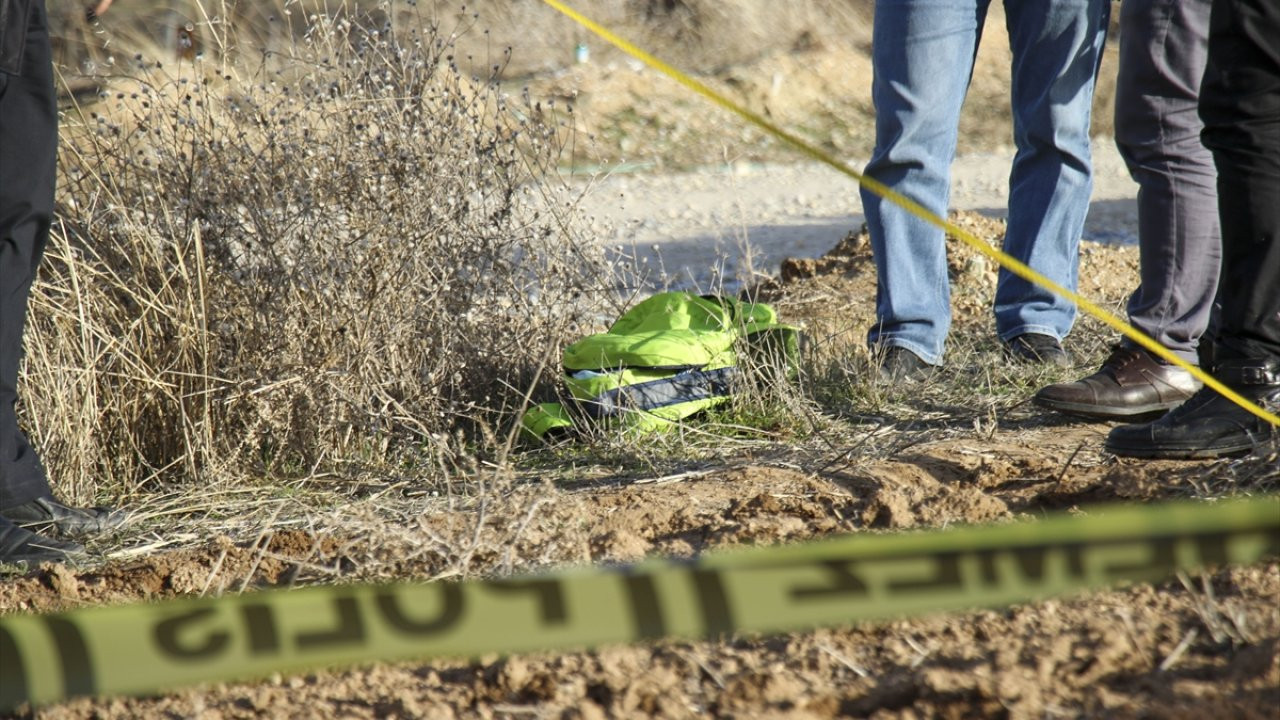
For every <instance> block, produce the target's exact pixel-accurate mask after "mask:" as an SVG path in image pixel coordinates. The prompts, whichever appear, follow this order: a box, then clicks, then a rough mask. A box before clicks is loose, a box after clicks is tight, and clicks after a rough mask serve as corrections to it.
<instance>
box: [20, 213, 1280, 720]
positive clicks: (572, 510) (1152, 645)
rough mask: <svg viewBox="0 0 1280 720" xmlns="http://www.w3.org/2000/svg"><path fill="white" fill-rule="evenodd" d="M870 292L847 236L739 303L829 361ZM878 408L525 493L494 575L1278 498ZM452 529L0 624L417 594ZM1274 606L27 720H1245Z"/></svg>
mask: <svg viewBox="0 0 1280 720" xmlns="http://www.w3.org/2000/svg"><path fill="white" fill-rule="evenodd" d="M956 220H957V222H959V223H960V224H962V225H964V226H966V227H967V228H968V229H970V230H971V231H972V232H974V233H975V234H977V235H979V236H980V237H992V236H993V234H994V233H998V232H999V231H1000V230H1001V228H1002V224H1001V223H1000V221H998V220H992V219H990V218H986V217H983V216H979V215H976V214H960V215H958V216H957V218H956ZM997 239H998V238H997ZM952 256H953V272H954V276H955V283H956V288H957V293H956V294H957V319H958V321H959V323H958V325H959V329H958V330H957V332H960V333H963V332H966V330H965V329H964V328H966V327H969V328H973V327H980V326H981V323H982V322H983V320H982V318H983V317H984V313H983V312H982V311H981V310H980V308H981V307H982V306H983V304H984V302H988V301H989V294H990V292H991V289H992V288H993V287H994V284H993V283H994V270H992V269H990V268H985V267H980V266H976V265H975V262H974V256H973V254H972V252H970V251H966V250H965V249H964V248H961V247H959V246H954V247H953V248H952ZM1083 257H1084V262H1085V267H1084V270H1083V274H1084V275H1085V276H1086V277H1093V278H1115V280H1114V281H1110V282H1098V283H1095V284H1094V286H1092V287H1091V288H1090V289H1091V290H1093V291H1104V292H1102V295H1103V296H1107V295H1108V293H1110V294H1111V296H1114V295H1115V294H1116V293H1122V287H1123V285H1124V282H1123V280H1122V279H1123V278H1125V277H1128V276H1130V275H1131V273H1132V272H1133V269H1134V263H1135V262H1136V260H1135V257H1134V249H1133V248H1131V247H1112V246H1101V245H1090V246H1089V247H1088V248H1087V250H1086V252H1085V253H1084V255H1083ZM870 273H871V264H870V259H869V256H868V254H867V249H866V238H865V236H862V237H859V236H857V235H853V236H850V237H848V238H846V239H845V241H844V242H841V243H839V244H838V245H837V247H836V248H833V250H832V251H831V252H830V253H828V254H826V255H825V256H823V257H821V258H818V259H799V260H792V261H787V262H784V263H783V266H782V271H781V273H780V275H779V278H778V280H777V281H776V282H774V283H772V284H771V285H770V286H769V287H767V288H764V289H762V292H764V293H766V294H767V295H768V296H769V297H770V299H771V300H773V301H774V302H775V303H777V304H778V306H779V307H780V308H781V309H782V312H783V314H784V316H785V317H792V318H796V319H801V318H802V319H803V320H804V321H805V322H806V323H807V325H808V327H809V329H810V331H811V332H814V333H815V334H819V335H822V334H825V335H826V336H828V337H834V336H839V335H841V334H842V333H843V334H847V333H848V332H849V330H848V329H849V328H850V327H851V321H850V318H849V317H847V314H846V313H845V312H843V311H844V310H845V309H847V305H835V304H833V303H831V302H830V298H831V297H833V296H834V297H865V296H867V293H869V292H870V288H871V285H870V284H869V283H871V282H873V281H872V279H871V277H870ZM859 325H861V323H860V322H859V321H858V320H857V319H854V320H853V321H852V326H859ZM842 328H843V329H842ZM977 357H982V356H981V355H978V356H977ZM965 371H966V370H965V369H963V368H957V369H954V370H952V371H951V372H965ZM925 404H926V405H928V401H927V400H926V401H925ZM899 407H900V406H898V405H894V404H892V403H890V404H887V405H885V406H884V411H885V415H884V416H880V417H870V416H868V417H866V418H864V419H863V422H864V424H865V428H866V429H865V433H863V434H861V435H860V436H859V437H858V438H856V442H854V441H849V440H842V439H837V441H838V442H842V443H843V444H839V445H837V446H834V447H828V448H824V449H814V448H812V447H801V446H796V445H788V444H787V443H785V442H780V443H776V444H774V445H769V446H764V447H759V446H756V447H754V448H753V450H752V451H751V452H750V453H749V454H741V453H735V452H733V451H732V449H727V450H726V451H725V453H724V454H723V456H722V457H720V458H713V459H710V460H706V461H704V462H701V463H697V464H695V465H694V466H692V467H683V468H680V469H679V470H678V471H675V472H670V473H665V474H659V475H655V476H652V477H636V476H635V475H634V474H632V475H630V476H626V477H623V476H616V475H615V476H610V475H609V474H608V473H605V474H602V475H600V476H599V477H597V478H594V479H592V478H586V479H584V478H581V477H579V478H577V479H576V480H574V481H571V482H567V483H564V482H562V483H559V484H552V483H551V481H550V480H548V479H547V478H545V477H544V478H542V479H541V481H539V479H536V478H534V477H529V478H526V481H525V482H523V483H518V484H517V485H516V486H514V488H513V490H512V497H511V498H510V499H511V501H512V503H513V507H525V508H528V509H529V512H528V514H527V515H526V517H525V519H524V521H523V523H524V524H523V526H522V527H521V528H520V531H519V533H518V543H517V547H516V548H515V553H516V554H517V556H518V557H517V558H516V559H515V560H514V561H513V560H512V559H511V558H507V559H505V560H504V561H503V562H506V563H513V564H514V566H516V567H526V568H527V567H533V566H538V565H548V564H549V565H556V564H564V563H602V562H629V561H635V560H638V559H640V558H643V557H646V556H655V555H659V556H672V557H694V556H696V555H698V554H700V553H702V552H704V551H707V550H712V549H716V548H724V547H731V546H738V545H744V544H756V545H768V544H775V543H787V542H798V541H803V540H806V539H811V538H817V537H822V536H825V535H830V534H834V533H850V532H854V533H856V532H881V531H894V530H904V529H910V528H919V527H943V526H946V525H950V524H955V523H982V522H992V521H1000V520H1005V519H1009V518H1017V517H1021V518H1026V517H1031V516H1035V515H1038V514H1040V513H1042V512H1046V511H1053V510H1064V509H1071V508H1078V507H1087V506H1089V505H1091V504H1096V503H1101V502H1109V501H1121V500H1124V501H1143V502H1145V501H1155V500H1160V499H1166V498H1175V497H1188V496H1197V497H1212V496H1221V495H1225V494H1231V493H1235V492H1241V491H1266V490H1272V491H1273V490H1275V489H1276V488H1277V486H1278V485H1280V470H1278V469H1277V467H1278V466H1277V462H1278V461H1280V450H1273V451H1272V452H1271V454H1269V455H1262V454H1258V455H1255V456H1253V457H1250V458H1245V459H1240V460H1227V461H1219V462H1195V463H1182V462H1138V461H1131V460H1124V459H1118V458H1115V457H1112V456H1109V455H1107V454H1106V453H1104V452H1103V451H1102V450H1101V438H1102V436H1103V434H1104V433H1105V431H1106V429H1107V427H1108V426H1107V425H1105V424H1103V425H1099V424H1090V423H1082V422H1076V421H1072V420H1069V419H1066V418H1063V417H1056V416H1050V415H1046V414H1043V413H1040V412H1037V411H1036V410H1035V409H1034V408H1032V407H1030V406H1029V405H1027V404H1026V403H1021V404H1014V405H1013V406H1012V407H1007V408H1004V409H1003V410H1002V411H1001V413H1000V416H999V418H998V420H991V421H990V423H989V424H985V425H984V423H983V412H982V410H981V409H980V408H970V409H968V412H969V415H968V416H966V415H965V411H964V410H961V411H956V410H954V409H953V410H950V411H947V412H941V413H939V414H938V415H937V417H938V419H936V420H931V419H930V417H931V416H930V415H929V413H927V412H926V413H917V414H913V413H910V412H905V411H901V410H896V408H899ZM895 412H900V413H904V414H901V415H898V416H895V415H894V413H895ZM957 415H959V416H960V417H962V418H967V417H969V416H971V417H972V418H973V422H972V423H971V424H970V423H968V422H967V420H965V419H962V420H956V417H957ZM842 437H843V436H842ZM534 509H536V512H534ZM471 512H472V510H469V509H464V508H459V509H457V510H453V511H449V510H447V509H444V508H441V507H439V506H438V505H437V506H436V507H432V508H430V509H429V510H428V511H427V513H426V514H424V515H422V516H420V517H418V518H417V519H416V522H418V523H421V524H423V525H424V526H425V531H424V532H425V535H424V534H418V535H410V536H407V537H405V538H403V539H400V540H397V539H396V536H395V535H394V534H384V533H382V532H376V531H374V532H369V533H367V534H365V535H362V536H353V537H343V536H341V535H337V536H333V535H323V534H313V533H308V532H304V531H301V530H281V531H276V532H270V531H266V532H264V533H263V534H262V535H261V536H259V537H258V538H256V539H255V540H253V541H233V540H232V539H230V538H227V537H218V538H214V539H212V540H209V541H207V543H205V544H197V545H195V546H194V547H190V548H187V549H183V550H178V551H171V552H161V553H155V554H151V555H147V556H144V557H141V558H138V559H133V560H125V561H115V562H110V563H107V564H106V565H104V566H102V567H96V568H90V569H83V570H70V569H66V568H61V567H58V566H48V567H45V568H43V569H41V570H39V571H37V572H34V573H31V574H29V575H27V576H24V577H18V578H11V579H9V580H7V581H6V582H3V583H0V608H4V609H6V610H24V611H49V610H57V609H63V608H68V607H75V606H80V605H84V604H100V603H116V602H125V601H137V600H156V599H162V598H166V597H176V596H182V595H190V594H203V593H208V592H220V591H235V590H237V589H239V588H245V587H272V586H280V585H289V584H291V583H294V582H296V581H298V579H299V575H300V573H301V574H302V575H305V574H306V569H307V568H315V567H344V566H346V567H354V566H357V565H359V564H360V563H362V562H366V561H367V558H368V557H369V556H370V554H372V553H383V554H391V555H396V554H397V553H402V556H403V558H404V559H403V562H402V565H401V567H400V571H399V572H400V573H401V574H402V575H403V576H405V577H433V576H436V575H438V574H440V573H442V572H444V571H445V570H446V569H447V567H448V565H449V563H448V559H447V558H446V557H444V556H442V555H440V554H438V553H433V552H425V553H424V552H422V548H421V547H419V548H417V550H416V551H405V546H404V545H397V543H407V544H413V543H421V542H423V538H424V537H430V536H432V533H431V532H430V530H431V528H432V527H434V528H437V529H440V530H442V532H440V533H437V535H443V534H445V533H443V528H445V527H447V526H450V525H453V524H456V523H466V522H467V520H466V518H465V516H466V515H468V514H469V513H471ZM513 522H514V521H513ZM486 562H487V563H488V564H489V565H491V566H493V565H496V564H498V562H499V560H498V558H496V557H495V558H492V559H490V560H487V561H484V560H482V561H481V564H484V563H486ZM1278 598H1280V564H1277V563H1275V562H1271V563H1264V564H1260V565H1256V566H1251V567H1241V568H1229V569H1219V570H1217V571H1215V572H1212V573H1208V574H1205V575H1203V576H1196V577H1183V578H1179V579H1171V580H1170V581H1168V582H1165V583H1162V584H1158V585H1146V584H1144V585H1137V586H1133V587H1127V588H1122V589H1116V590H1111V591H1105V592H1096V593H1091V594H1088V595H1084V596H1080V597H1071V598H1064V599H1056V600H1051V601H1047V602H1041V603H1035V604H1030V605H1024V606H1018V607H1013V608H1009V609H1006V610H988V611H976V612H970V613H961V614H953V615H945V616H937V617H929V618H923V619H911V620H901V621H896V622H887V623H873V624H865V625H854V626H850V627H843V628H832V629H824V630H819V631H816V632H808V633H796V634H791V635H786V636H780V637H752V636H741V637H734V638H731V639H728V640H726V641H724V642H661V643H656V644H653V645H645V646H638V647H613V648H606V649H601V650H597V651H593V652H583V653H570V654H563V655H547V656H539V655H531V656H520V657H512V658H499V657H488V658H480V659H478V660H476V661H471V662H444V663H441V662H433V663H406V664H395V665H379V666H375V667H371V668H362V669H344V670H336V671H327V672H317V673H313V674H306V675H300V676H291V677H273V678H270V679H268V680H267V681H266V682H257V683H246V684H225V685H216V686H213V687H208V688H198V689H187V690H182V691H179V692H176V693H173V694H169V695H164V696H161V697H156V698H144V699H107V700H95V699H82V700H76V701H72V702H68V703H64V704H61V705H57V706H54V707H50V708H45V709H42V710H40V711H39V713H38V716H39V717H42V718H86V717H98V718H135V717H145V718H171V717H192V718H251V717H321V716H333V717H379V718H383V717H513V718H514V717H563V718H575V717H584V718H601V717H642V716H653V717H668V718H680V717H694V716H716V717H814V718H824V717H838V716H847V717H873V718H926V717H941V718H964V717H1011V718H1033V717H1037V718H1038V717H1170V718H1176V717H1188V718H1190V717H1197V716H1209V717H1233V718H1270V717H1275V712H1276V710H1277V708H1280V603H1277V599H1278Z"/></svg>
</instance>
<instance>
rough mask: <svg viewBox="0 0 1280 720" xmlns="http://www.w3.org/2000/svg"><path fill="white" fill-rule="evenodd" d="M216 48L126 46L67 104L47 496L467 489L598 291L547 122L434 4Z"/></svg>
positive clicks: (603, 289)
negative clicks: (270, 44) (443, 479)
mask: <svg viewBox="0 0 1280 720" xmlns="http://www.w3.org/2000/svg"><path fill="white" fill-rule="evenodd" d="M379 21H382V24H381V25H379V24H378V22H379ZM221 46H222V48H223V50H222V51H220V52H219V53H218V54H217V55H216V56H213V55H211V56H207V57H204V58H195V59H192V60H185V59H178V60H173V59H171V58H170V57H169V56H168V55H167V54H166V52H165V51H163V50H158V51H157V50H155V49H154V48H152V49H150V50H144V51H142V52H139V53H136V54H134V53H129V54H128V55H126V54H125V53H124V52H122V51H121V50H122V43H117V44H116V45H114V46H113V47H114V57H115V60H114V62H112V63H110V64H100V65H99V66H98V72H97V74H96V75H95V76H94V80H95V82H96V83H97V84H99V86H100V87H101V88H102V90H101V92H100V94H99V98H98V100H97V101H96V102H94V103H93V104H91V105H86V106H75V107H73V108H71V109H70V110H69V111H68V112H67V115H66V118H65V121H64V131H63V149H62V158H61V162H62V165H61V177H62V183H61V188H60V194H59V202H60V216H61V224H60V225H59V227H58V229H57V230H56V232H55V234H54V239H53V244H52V247H51V248H50V249H49V253H48V257H47V259H46V262H45V265H44V267H43V270H42V276H41V282H40V284H39V287H38V288H37V291H36V293H35V297H34V300H33V314H32V321H31V327H30V330H29V332H28V340H27V342H28V358H27V362H26V373H27V379H26V381H25V385H24V387H25V388H26V408H25V416H26V418H28V422H29V424H30V426H31V430H32V434H33V436H34V437H35V439H36V441H37V442H38V443H39V444H40V446H41V447H42V448H43V449H44V453H45V458H46V462H47V463H48V464H49V465H50V466H51V467H52V468H55V472H56V474H57V476H58V478H59V484H60V487H61V488H62V489H63V491H64V492H66V493H67V494H68V495H71V496H72V497H79V498H88V497H93V496H95V495H98V494H101V493H104V492H105V493H109V494H112V495H117V496H119V495H128V494H131V493H133V492H135V491H137V490H140V489H142V488H143V487H144V486H148V485H154V484H156V483H157V482H160V481H164V482H171V481H180V482H192V481H194V480H196V479H197V478H201V479H202V481H203V482H207V481H208V480H209V479H210V478H212V477H215V476H218V475H220V474H221V475H224V476H226V475H231V476H236V477H245V476H254V475H272V476H276V477H291V476H292V477H306V476H313V475H315V474H317V473H320V472H323V471H325V470H330V469H334V468H346V469H347V470H349V471H352V472H355V471H358V470H359V469H361V468H371V467H373V468H381V469H382V470H383V471H385V472H397V468H400V467H410V465H409V464H408V463H409V462H412V463H413V465H412V466H413V467H414V468H415V469H414V470H413V472H414V473H415V474H428V475H430V474H432V472H433V470H423V468H432V469H436V470H440V471H441V472H442V473H443V474H444V475H448V476H452V475H453V474H454V472H455V471H458V472H461V473H462V474H464V475H466V474H469V473H470V471H472V470H474V466H475V464H476V462H478V461H477V460H476V459H475V458H476V455H477V453H480V454H486V453H487V454H490V455H492V454H493V453H498V452H500V451H501V448H502V447H504V446H505V444H506V441H507V430H506V429H507V428H508V427H509V426H510V421H511V417H512V415H513V413H514V412H517V411H519V410H520V407H519V406H520V404H521V402H522V401H523V398H524V396H525V394H526V393H527V392H528V391H529V389H530V388H532V387H534V386H535V385H537V384H538V383H540V382H543V381H544V380H545V377H544V374H543V373H542V368H543V367H544V366H545V365H546V363H547V362H548V360H549V359H550V360H553V359H554V358H555V357H556V353H558V351H559V349H560V348H561V347H562V346H563V344H564V342H565V340H566V338H568V337H570V336H571V335H572V334H573V333H574V332H575V331H574V330H573V328H574V326H575V324H576V323H577V322H578V321H579V318H580V317H581V316H582V313H584V312H588V311H591V309H592V307H593V305H594V304H596V303H599V302H600V301H601V300H602V299H603V298H604V297H605V295H606V294H607V291H608V290H610V289H611V288H612V287H613V283H612V281H611V280H610V277H609V271H608V269H607V267H606V265H605V263H604V262H603V261H602V259H601V258H600V256H599V255H598V254H596V252H595V251H594V250H592V249H590V248H591V246H590V245H589V244H587V243H584V242H580V241H579V239H578V238H577V237H576V236H575V234H574V230H573V227H574V219H573V214H574V207H575V206H574V203H573V197H572V196H571V195H569V194H568V193H567V192H565V191H564V190H563V188H562V187H561V186H559V185H558V184H557V183H556V181H555V180H554V179H553V177H554V176H553V175H552V174H549V173H548V171H549V170H552V169H554V167H555V165H556V163H557V158H558V157H559V155H560V153H561V152H562V150H563V147H564V142H565V140H564V138H563V131H561V130H560V129H559V128H558V127H557V119H556V117H555V116H554V115H552V114H550V113H548V112H545V111H544V110H543V109H542V108H540V107H536V106H533V104H531V103H529V102H526V101H521V100H520V99H512V98H509V97H507V96H505V95H504V94H503V93H502V92H501V91H500V89H499V88H498V87H497V84H496V83H495V82H493V78H492V77H490V78H479V79H476V78H471V77H468V76H466V75H465V74H464V73H463V72H462V71H461V70H460V69H459V68H458V66H457V64H456V63H455V62H454V53H455V49H454V47H453V45H452V44H451V39H450V35H449V33H446V32H445V31H443V30H442V29H441V28H440V26H439V25H438V24H436V23H435V22H434V21H433V20H432V18H431V16H430V15H428V14H426V13H421V14H418V15H416V16H409V15H403V14H402V15H401V16H399V17H398V20H397V22H396V23H395V24H394V25H392V24H390V23H389V21H387V16H386V15H385V14H384V15H381V16H357V15H356V14H355V13H354V12H352V13H346V14H338V15H335V16H320V15H317V16H312V17H310V18H309V19H307V20H306V27H305V32H302V33H301V34H300V35H298V36H297V37H296V38H295V39H291V40H290V41H288V46H287V48H286V49H283V50H281V51H280V52H276V53H267V54H254V53H251V52H248V51H245V52H239V51H236V50H235V46H236V44H235V43H234V42H231V41H224V42H223V43H222V44H221ZM151 52H156V53H157V54H156V55H154V56H153V55H151V54H149V53H151ZM125 57H129V59H128V60H125V59H123V58H125ZM155 57H159V58H161V59H159V60H157V59H154V58H155ZM504 57H505V56H504V55H502V54H500V55H499V56H498V57H496V58H495V59H494V63H493V66H492V72H493V73H494V74H495V75H496V73H498V72H499V71H501V69H502V67H501V66H502V63H503V61H504ZM553 361H554V360H553Z"/></svg>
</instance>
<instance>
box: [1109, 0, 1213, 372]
mask: <svg viewBox="0 0 1280 720" xmlns="http://www.w3.org/2000/svg"><path fill="white" fill-rule="evenodd" d="M1210 7H1211V2H1210V0H1124V2H1122V3H1121V4H1120V69H1119V74H1118V77H1117V80H1116V118H1115V119H1116V123H1115V125H1116V130H1115V133H1116V146H1117V147H1118V148H1119V149H1120V155H1121V156H1122V157H1123V158H1124V160H1125V163H1126V164H1127V165H1128V167H1129V174H1130V175H1132V176H1133V179H1134V180H1135V181H1136V182H1137V183H1138V244H1139V252H1140V258H1141V260H1140V262H1141V278H1140V284H1139V285H1138V288H1137V290H1135V291H1134V292H1133V295H1131V296H1130V297H1129V308H1128V310H1129V319H1130V321H1131V322H1132V323H1133V324H1134V326H1135V327H1137V328H1138V329H1139V330H1141V331H1143V332H1144V333H1146V334H1147V335H1150V336H1151V337H1152V338H1153V339H1155V340H1156V341H1157V342H1159V343H1160V344H1161V345H1164V346H1165V347H1166V348H1168V349H1169V350H1171V351H1172V352H1173V353H1174V354H1176V355H1177V356H1178V357H1180V358H1182V359H1184V360H1186V361H1188V362H1192V363H1194V362H1196V360H1197V358H1196V355H1197V353H1196V348H1197V346H1198V344H1199V342H1200V337H1201V336H1202V335H1203V334H1204V333H1205V330H1206V328H1207V327H1208V325H1209V316H1210V313H1211V311H1212V309H1213V301H1214V295H1215V292H1216V290H1217V287H1218V272H1219V268H1220V267H1221V262H1222V236H1221V233H1220V231H1219V229H1218V193H1217V184H1216V183H1217V173H1216V171H1215V170H1214V165H1213V156H1212V154H1211V153H1210V152H1209V151H1208V150H1207V149H1206V148H1205V147H1204V145H1202V144H1201V142H1200V131H1201V130H1202V129H1203V125H1202V123H1201V121H1200V117H1199V115H1198V114H1197V111H1196V108H1197V104H1198V102H1199V95H1200V80H1201V78H1202V77H1203V75H1204V69H1205V62H1206V58H1207V54H1208V52H1207V48H1208V39H1209V9H1210Z"/></svg>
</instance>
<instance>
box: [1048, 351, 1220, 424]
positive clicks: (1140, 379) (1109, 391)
mask: <svg viewBox="0 0 1280 720" xmlns="http://www.w3.org/2000/svg"><path fill="white" fill-rule="evenodd" d="M1199 389H1200V381H1199V380H1196V379H1195V376H1193V375H1192V374H1191V373H1190V372H1188V371H1186V370H1183V369H1182V368H1180V367H1178V366H1177V365H1166V364H1164V363H1162V362H1160V361H1159V360H1157V359H1156V358H1155V357H1154V356H1153V355H1151V353H1148V352H1147V351H1146V350H1143V349H1142V348H1139V347H1134V346H1131V345H1128V344H1127V343H1121V344H1119V345H1116V346H1115V347H1114V348H1112V350H1111V355H1110V356H1108V357H1107V359H1106V361H1105V362H1103V363H1102V369H1100V370H1098V372H1096V373H1094V374H1092V375H1089V376H1088V377H1085V378H1082V379H1080V380H1077V381H1075V382H1069V383H1058V384H1057V385H1049V386H1047V387H1043V388H1041V389H1040V392H1037V393H1036V394H1035V396H1034V397H1032V398H1031V400H1032V402H1034V403H1035V404H1036V405H1039V406H1040V407H1043V408H1049V409H1050V410H1057V411H1058V412H1064V413H1067V414H1069V415H1081V416H1083V417H1087V418H1097V419H1101V420H1126V419H1128V420H1134V419H1137V418H1140V417H1142V416H1150V415H1155V414H1163V413H1165V412H1166V411H1168V410H1170V409H1172V408H1175V407H1177V406H1178V405H1181V404H1182V403H1183V402H1184V401H1186V400H1187V398H1189V397H1191V396H1192V395H1193V394H1194V393H1195V391H1196V390H1199Z"/></svg>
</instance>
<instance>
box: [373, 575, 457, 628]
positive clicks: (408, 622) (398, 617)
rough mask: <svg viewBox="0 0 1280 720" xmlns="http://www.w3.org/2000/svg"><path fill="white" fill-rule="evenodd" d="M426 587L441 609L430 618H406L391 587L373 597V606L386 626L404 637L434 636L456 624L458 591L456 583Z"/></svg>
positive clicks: (438, 583) (434, 584)
mask: <svg viewBox="0 0 1280 720" xmlns="http://www.w3.org/2000/svg"><path fill="white" fill-rule="evenodd" d="M428 587H433V588H435V589H436V590H437V591H438V592H439V594H440V603H441V608H440V611H439V612H438V613H436V614H435V615H433V616H431V617H421V618H419V617H410V616H409V615H408V614H406V613H405V611H404V608H403V607H401V606H400V599H399V597H398V596H397V591H396V590H395V589H394V588H387V589H384V590H381V591H379V592H377V593H376V594H375V595H374V596H373V602H374V605H376V606H377V608H378V612H379V613H381V615H382V618H383V619H384V620H386V621H387V624H388V625H390V626H391V627H392V628H394V629H396V630H399V631H400V632H402V633H405V634H407V635H435V634H436V633H440V632H443V631H445V630H448V629H449V628H451V627H453V626H454V625H456V624H458V619H459V618H461V617H462V608H463V604H462V588H461V587H460V586H459V585H458V584H457V583H445V582H436V583H432V584H431V585H430V586H428Z"/></svg>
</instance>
